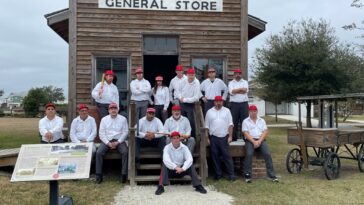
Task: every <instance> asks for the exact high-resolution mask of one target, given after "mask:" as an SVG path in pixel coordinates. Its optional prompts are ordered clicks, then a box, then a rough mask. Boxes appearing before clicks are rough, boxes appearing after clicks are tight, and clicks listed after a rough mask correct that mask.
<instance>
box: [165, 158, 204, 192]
mask: <svg viewBox="0 0 364 205" xmlns="http://www.w3.org/2000/svg"><path fill="white" fill-rule="evenodd" d="M186 175H189V176H190V177H191V180H192V186H194V187H196V186H198V185H201V181H200V180H199V179H198V175H197V172H196V169H195V167H194V166H193V165H191V167H190V168H188V169H187V170H186V171H184V172H182V173H180V174H177V173H176V170H170V169H168V168H167V167H166V165H165V164H164V163H163V166H162V169H161V173H160V177H159V185H162V186H163V185H168V184H169V178H170V177H172V178H181V177H183V176H186Z"/></svg>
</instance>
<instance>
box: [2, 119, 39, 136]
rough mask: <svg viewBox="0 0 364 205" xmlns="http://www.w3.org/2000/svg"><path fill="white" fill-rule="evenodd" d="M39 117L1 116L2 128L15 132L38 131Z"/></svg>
mask: <svg viewBox="0 0 364 205" xmlns="http://www.w3.org/2000/svg"><path fill="white" fill-rule="evenodd" d="M39 120H40V119H39V118H11V117H2V118H0V130H3V131H9V132H10V131H15V132H25V133H26V132H35V133H37V132H38V122H39Z"/></svg>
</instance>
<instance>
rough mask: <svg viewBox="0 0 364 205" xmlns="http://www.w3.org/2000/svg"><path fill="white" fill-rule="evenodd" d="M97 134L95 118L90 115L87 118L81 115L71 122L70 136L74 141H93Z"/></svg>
mask: <svg viewBox="0 0 364 205" xmlns="http://www.w3.org/2000/svg"><path fill="white" fill-rule="evenodd" d="M96 134H97V128H96V122H95V118H93V117H91V116H90V115H88V116H87V118H86V119H85V120H82V119H81V118H80V116H78V117H76V118H75V119H73V121H72V123H71V131H70V138H71V141H72V142H77V143H78V142H81V141H86V142H93V141H94V139H95V137H96Z"/></svg>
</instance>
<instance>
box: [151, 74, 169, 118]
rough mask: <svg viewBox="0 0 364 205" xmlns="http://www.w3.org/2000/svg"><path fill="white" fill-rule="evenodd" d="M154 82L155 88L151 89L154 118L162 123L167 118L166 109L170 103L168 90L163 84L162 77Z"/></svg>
mask: <svg viewBox="0 0 364 205" xmlns="http://www.w3.org/2000/svg"><path fill="white" fill-rule="evenodd" d="M155 82H156V83H155V86H154V87H153V97H154V108H155V112H156V114H155V116H156V117H157V118H159V119H160V120H161V121H162V123H164V122H165V121H166V119H167V118H168V112H167V109H168V107H169V103H170V102H169V90H168V87H167V86H165V85H164V84H163V77H162V76H157V77H156V78H155Z"/></svg>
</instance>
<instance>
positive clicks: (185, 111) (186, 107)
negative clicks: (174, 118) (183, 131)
mask: <svg viewBox="0 0 364 205" xmlns="http://www.w3.org/2000/svg"><path fill="white" fill-rule="evenodd" d="M181 110H182V112H181V114H182V115H183V116H185V117H187V119H188V120H189V121H190V125H191V136H192V137H196V124H195V104H194V103H182V104H181Z"/></svg>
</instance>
